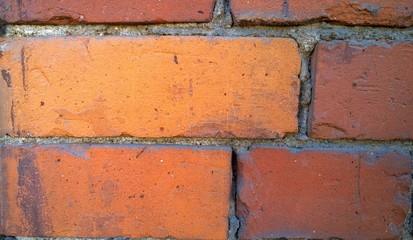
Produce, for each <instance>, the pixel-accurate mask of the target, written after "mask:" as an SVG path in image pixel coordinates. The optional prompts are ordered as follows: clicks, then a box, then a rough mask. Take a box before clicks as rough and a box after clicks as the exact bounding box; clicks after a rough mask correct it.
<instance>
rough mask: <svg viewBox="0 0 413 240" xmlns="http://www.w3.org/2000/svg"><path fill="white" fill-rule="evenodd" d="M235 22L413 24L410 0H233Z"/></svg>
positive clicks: (412, 10)
mask: <svg viewBox="0 0 413 240" xmlns="http://www.w3.org/2000/svg"><path fill="white" fill-rule="evenodd" d="M231 11H232V13H233V15H234V20H235V23H237V24H241V25H260V24H264V25H299V24H304V23H309V22H317V21H328V22H335V23H340V24H348V25H373V26H398V27H409V26H412V25H413V2H412V1H411V0H393V1H388V0H361V1H352V0H344V1H343V0H254V1H251V0H232V1H231Z"/></svg>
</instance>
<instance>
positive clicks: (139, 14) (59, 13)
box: [0, 0, 215, 24]
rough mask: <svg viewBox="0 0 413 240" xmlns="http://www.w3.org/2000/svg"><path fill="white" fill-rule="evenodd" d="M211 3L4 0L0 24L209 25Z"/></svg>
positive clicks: (207, 0)
mask: <svg viewBox="0 0 413 240" xmlns="http://www.w3.org/2000/svg"><path fill="white" fill-rule="evenodd" d="M214 2H215V1H214V0H198V1H192V0H139V1H128V0H120V1H119V0H105V1H104V0H65V1H54V0H19V1H15V0H4V1H0V22H1V21H5V22H8V23H35V24H42V23H44V24H78V23H166V22H169V23H170V22H208V21H210V20H211V19H212V11H213V7H214Z"/></svg>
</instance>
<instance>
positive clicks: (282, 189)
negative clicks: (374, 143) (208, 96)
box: [237, 147, 411, 239]
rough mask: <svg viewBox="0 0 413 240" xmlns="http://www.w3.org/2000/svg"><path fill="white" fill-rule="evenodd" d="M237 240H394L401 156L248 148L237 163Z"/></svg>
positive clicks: (403, 171)
mask: <svg viewBox="0 0 413 240" xmlns="http://www.w3.org/2000/svg"><path fill="white" fill-rule="evenodd" d="M237 183H238V184H237V185H238V191H237V193H238V196H237V206H238V208H237V214H238V216H239V217H240V219H241V223H242V225H241V229H240V232H239V234H240V235H239V236H240V238H241V239H261V238H281V237H286V238H294V239H296V238H306V239H307V238H310V239H327V238H330V237H338V238H339V239H399V237H400V236H401V234H402V229H403V224H404V220H405V217H406V215H407V212H408V210H409V207H410V204H411V202H410V198H409V192H410V184H411V159H410V155H409V153H408V152H398V151H392V150H376V151H370V150H363V149H361V150H355V149H341V150H339V149H325V150H322V149H300V150H297V149H289V148H271V147H268V148H267V147H254V148H252V149H251V151H248V152H245V153H242V154H241V155H240V156H239V160H238V179H237Z"/></svg>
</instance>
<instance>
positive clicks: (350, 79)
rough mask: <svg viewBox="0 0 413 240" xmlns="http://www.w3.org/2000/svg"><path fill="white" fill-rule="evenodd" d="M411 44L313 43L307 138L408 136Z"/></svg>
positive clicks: (411, 127)
mask: <svg viewBox="0 0 413 240" xmlns="http://www.w3.org/2000/svg"><path fill="white" fill-rule="evenodd" d="M412 56H413V42H390V43H389V42H382V41H361V42H356V41H345V42H343V41H332V42H321V43H319V44H318V45H317V47H316V50H315V52H314V54H313V57H312V77H313V82H314V88H313V91H314V93H313V100H312V104H311V111H310V118H309V120H310V123H309V129H310V130H309V136H310V137H314V138H324V139H339V138H354V139H376V140H390V139H413V114H412V113H413V77H412V76H413V61H412V60H413V59H412Z"/></svg>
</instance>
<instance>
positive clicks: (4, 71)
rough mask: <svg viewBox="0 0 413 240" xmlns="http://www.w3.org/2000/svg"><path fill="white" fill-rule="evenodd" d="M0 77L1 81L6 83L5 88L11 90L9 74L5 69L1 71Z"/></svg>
mask: <svg viewBox="0 0 413 240" xmlns="http://www.w3.org/2000/svg"><path fill="white" fill-rule="evenodd" d="M1 76H2V77H3V80H4V81H5V82H6V83H7V87H8V88H11V76H10V73H9V72H8V71H7V70H6V69H2V70H1Z"/></svg>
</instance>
